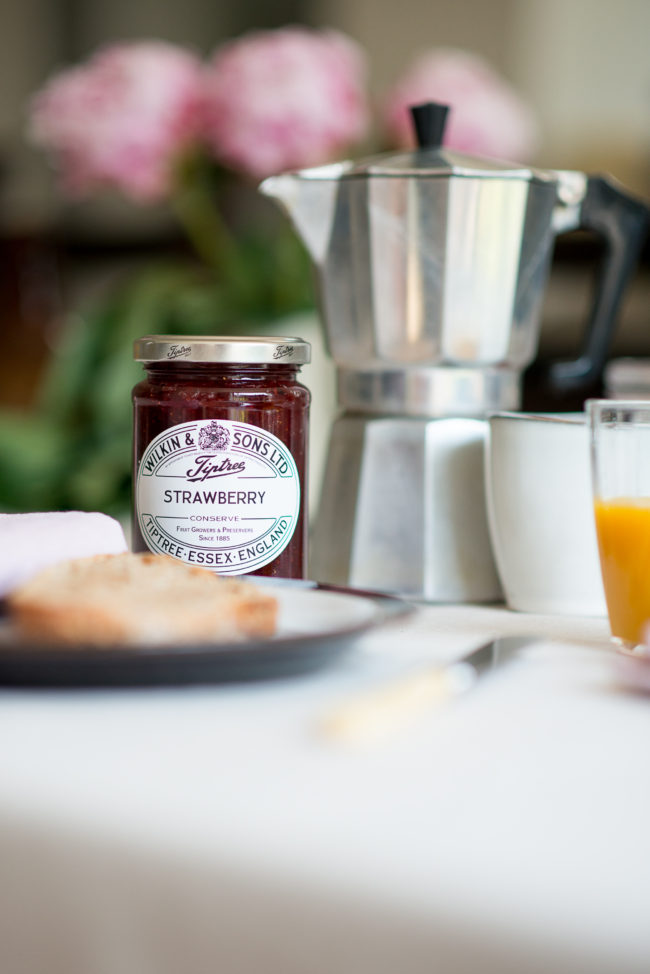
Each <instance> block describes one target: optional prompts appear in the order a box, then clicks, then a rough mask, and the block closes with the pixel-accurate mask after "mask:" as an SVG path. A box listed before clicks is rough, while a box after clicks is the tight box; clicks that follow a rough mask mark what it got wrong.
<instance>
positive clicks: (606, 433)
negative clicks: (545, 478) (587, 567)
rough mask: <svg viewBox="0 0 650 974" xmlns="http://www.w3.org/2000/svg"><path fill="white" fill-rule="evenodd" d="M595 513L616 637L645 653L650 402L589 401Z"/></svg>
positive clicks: (649, 599)
mask: <svg viewBox="0 0 650 974" xmlns="http://www.w3.org/2000/svg"><path fill="white" fill-rule="evenodd" d="M586 410H587V417H588V422H589V426H590V431H591V463H592V477H593V490H594V514H595V518H596V534H597V536H598V548H599V552H600V565H601V570H602V575H603V585H604V588H605V597H606V599H607V611H608V615H609V624H610V628H611V631H612V636H613V638H614V640H615V641H616V642H617V643H618V644H619V645H621V646H623V647H624V648H626V649H628V650H634V651H635V652H637V653H648V652H650V649H649V648H647V647H644V640H645V633H646V628H647V630H648V638H650V402H648V401H637V400H635V401H626V400H613V399H591V400H589V401H588V402H587V403H586Z"/></svg>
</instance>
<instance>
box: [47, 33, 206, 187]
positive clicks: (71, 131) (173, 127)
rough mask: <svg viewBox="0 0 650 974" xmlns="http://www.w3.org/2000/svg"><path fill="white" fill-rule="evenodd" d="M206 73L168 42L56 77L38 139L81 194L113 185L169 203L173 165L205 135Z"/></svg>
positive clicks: (111, 55) (119, 49) (108, 56)
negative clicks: (202, 122) (202, 123)
mask: <svg viewBox="0 0 650 974" xmlns="http://www.w3.org/2000/svg"><path fill="white" fill-rule="evenodd" d="M202 85H203V68H202V66H201V63H200V62H199V61H198V59H196V58H195V57H194V56H193V55H192V54H190V53H189V52H187V51H184V50H182V49H180V48H178V47H175V46H174V45H172V44H167V43H164V42H162V41H147V42H142V43H132V44H119V45H115V46H113V47H110V48H107V49H105V50H104V51H100V52H99V53H98V54H96V55H95V56H94V57H93V58H91V60H90V61H89V62H88V63H87V64H84V65H82V66H80V67H75V68H72V69H70V70H67V71H63V72H62V73H61V74H59V75H57V76H56V77H55V78H53V79H52V80H51V81H50V82H49V83H48V84H47V85H46V86H45V88H44V89H43V90H42V91H41V92H40V93H39V94H38V95H37V96H36V98H35V100H34V103H33V106H32V113H31V134H32V138H33V140H34V141H35V142H36V143H37V144H38V145H41V146H43V147H45V148H46V149H48V150H50V152H51V153H52V155H53V156H54V159H55V161H56V162H57V163H58V167H59V169H60V172H61V177H62V180H63V184H64V186H65V187H66V188H67V189H68V191H69V192H70V193H72V194H74V195H84V194H87V193H89V192H91V191H93V190H95V189H97V188H99V187H100V186H112V187H114V188H117V189H120V190H122V192H124V193H125V194H126V195H127V196H130V197H132V198H133V199H135V200H138V201H151V200H156V199H160V198H163V197H165V196H166V195H167V194H168V192H169V190H170V184H171V175H172V169H173V164H174V162H175V161H176V160H177V158H178V157H179V156H180V155H181V154H182V153H183V152H184V151H185V150H186V149H187V148H188V147H189V146H190V145H191V144H192V143H193V142H194V141H195V140H196V139H197V137H198V136H199V134H200V126H201V120H202V102H203V88H202Z"/></svg>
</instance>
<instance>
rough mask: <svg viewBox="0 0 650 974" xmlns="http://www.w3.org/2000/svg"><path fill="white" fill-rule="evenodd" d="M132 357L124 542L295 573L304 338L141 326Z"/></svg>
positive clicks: (302, 489) (202, 561)
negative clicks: (129, 519) (129, 491)
mask: <svg viewBox="0 0 650 974" xmlns="http://www.w3.org/2000/svg"><path fill="white" fill-rule="evenodd" d="M135 357H136V359H137V360H138V361H142V362H143V364H144V367H145V369H146V372H147V376H146V378H145V379H144V380H143V381H142V382H140V383H139V384H138V385H137V386H136V387H135V388H134V390H133V404H134V476H133V481H134V518H133V549H134V551H147V550H151V551H154V552H156V553H164V554H169V555H171V556H172V557H175V558H179V559H180V560H182V561H184V562H186V563H188V564H193V565H200V566H203V567H206V568H210V569H212V570H213V571H215V572H217V573H218V574H224V575H242V574H252V575H269V576H276V577H283V578H304V577H305V574H306V567H307V566H306V546H307V469H306V468H307V433H308V414H309V399H310V394H309V391H308V390H307V389H306V388H305V387H304V386H303V385H301V384H300V383H299V382H298V372H299V369H300V365H302V364H304V363H305V362H308V361H309V345H308V344H307V343H306V342H302V341H301V340H300V339H294V338H272V339H264V338H247V339H242V338H199V337H197V338H188V337H176V336H150V337H148V338H144V339H140V340H139V341H137V342H136V343H135Z"/></svg>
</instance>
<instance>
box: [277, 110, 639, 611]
mask: <svg viewBox="0 0 650 974" xmlns="http://www.w3.org/2000/svg"><path fill="white" fill-rule="evenodd" d="M446 114H447V108H446V106H440V105H432V104H427V105H424V106H419V107H417V108H415V109H413V116H414V121H415V124H416V131H417V135H418V142H419V147H418V149H416V150H415V151H414V152H403V153H397V154H388V155H380V156H376V157H374V158H370V159H367V160H363V161H361V162H342V163H337V164H335V165H329V166H323V167H320V168H317V169H307V170H303V171H301V172H294V173H287V174H284V175H280V176H275V177H271V178H269V179H267V180H265V182H264V183H262V186H261V189H262V192H264V193H265V194H267V195H268V196H272V197H275V198H276V199H277V200H278V201H279V203H280V204H281V205H282V206H283V207H284V208H285V209H286V210H287V212H288V214H289V216H290V217H291V219H292V221H293V223H294V225H295V227H296V229H297V231H298V233H299V234H300V236H301V237H302V239H303V241H304V243H305V245H306V247H307V250H308V251H309V253H310V254H311V257H312V260H313V262H314V265H315V268H316V272H317V277H318V282H319V292H320V295H319V298H320V309H321V313H322V316H323V318H324V323H325V328H326V336H327V342H328V346H329V350H330V352H331V354H332V356H333V358H334V361H335V364H336V365H337V370H338V399H339V405H340V406H341V407H342V411H341V413H340V415H339V416H338V417H337V419H336V421H335V423H334V424H333V427H332V431H331V435H330V442H329V452H328V458H327V462H326V464H325V472H324V477H323V484H322V491H321V498H320V503H319V506H318V512H317V517H316V519H315V522H314V524H313V531H312V545H311V556H310V574H311V575H312V576H313V577H314V578H317V579H318V580H319V581H324V582H330V583H333V584H339V585H351V586H356V587H358V588H367V589H376V590H383V591H388V592H393V593H396V594H399V595H405V596H407V597H415V598H423V599H427V600H431V601H451V602H465V601H472V602H474V601H494V600H497V599H499V598H500V597H501V595H502V593H501V586H500V579H499V577H498V572H497V569H496V565H495V561H494V556H493V551H492V546H491V542H490V537H489V531H488V523H487V512H486V503H485V485H484V449H485V441H486V438H487V433H488V424H487V422H486V416H487V415H488V414H489V413H490V412H492V411H497V410H516V409H518V408H519V407H520V404H521V376H522V372H523V370H524V369H525V368H526V366H528V365H529V364H530V363H531V362H532V361H533V359H534V358H535V356H536V353H537V346H538V340H539V330H540V322H541V311H542V304H543V300H544V292H545V286H546V282H547V279H548V275H549V270H550V265H551V259H552V253H553V245H554V241H555V238H556V236H557V235H558V234H560V233H562V232H564V231H568V230H572V229H575V228H577V227H584V228H589V229H591V230H594V231H595V232H597V233H598V234H600V235H601V236H602V237H603V238H604V239H605V242H606V257H605V260H604V265H603V268H602V272H601V274H600V277H599V282H598V286H597V288H596V293H595V297H594V302H593V307H592V309H591V313H590V316H589V320H588V323H587V327H586V329H585V332H584V339H583V347H582V349H581V350H580V352H579V354H578V355H577V356H576V358H575V359H573V360H571V361H568V362H555V363H553V364H552V365H550V367H549V372H548V377H547V379H546V381H547V383H549V384H550V385H551V386H555V388H556V389H557V390H558V391H562V392H565V391H571V392H572V393H576V392H579V390H581V389H582V388H585V389H587V388H588V387H589V386H590V385H592V384H593V381H594V379H595V378H598V377H599V376H600V373H601V371H602V368H603V365H604V362H605V359H606V357H607V351H608V347H609V342H610V338H611V335H612V331H613V328H614V324H615V320H616V312H617V309H618V306H619V303H620V300H621V297H622V295H623V292H624V289H625V286H626V284H627V282H628V280H629V278H630V276H631V273H632V271H633V269H634V267H635V264H636V260H637V257H638V253H639V250H640V247H641V244H642V241H643V234H644V229H645V225H646V221H647V209H646V207H645V206H644V205H643V204H642V203H641V202H640V201H638V200H636V199H634V198H633V197H631V196H629V195H628V194H627V193H625V192H624V191H623V190H622V189H620V188H619V187H617V186H616V185H615V184H614V183H613V182H611V181H609V180H607V179H604V178H601V177H591V176H587V175H585V174H584V173H581V172H566V171H556V170H546V169H544V170H543V169H534V168H532V167H528V166H522V165H517V164H513V163H509V162H501V161H498V160H489V159H476V158H472V157H469V156H466V155H461V154H460V153H457V152H454V151H452V150H451V149H447V148H444V147H443V146H442V137H443V130H444V123H445V118H446Z"/></svg>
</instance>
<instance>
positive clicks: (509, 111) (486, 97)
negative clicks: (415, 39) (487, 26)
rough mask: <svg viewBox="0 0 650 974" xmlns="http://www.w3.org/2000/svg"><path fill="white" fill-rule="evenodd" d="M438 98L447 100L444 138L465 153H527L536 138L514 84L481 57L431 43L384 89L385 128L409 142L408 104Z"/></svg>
mask: <svg viewBox="0 0 650 974" xmlns="http://www.w3.org/2000/svg"><path fill="white" fill-rule="evenodd" d="M425 101H438V102H443V103H444V104H448V105H450V106H451V111H450V113H449V117H448V120H447V127H446V129H445V137H444V144H445V145H446V146H448V147H449V148H452V149H456V150H458V151H459V152H466V153H468V154H469V155H476V156H493V157H497V158H502V159H515V160H526V159H530V158H531V157H532V156H533V155H534V153H535V150H536V148H537V144H538V127H537V122H536V119H535V116H534V114H533V112H532V111H531V109H530V108H529V107H528V106H527V105H526V103H525V102H524V100H523V99H522V98H521V97H520V96H519V95H518V94H517V92H516V91H515V90H514V88H512V87H511V85H509V84H508V82H506V81H505V80H504V79H503V78H502V77H501V76H500V75H498V74H497V73H496V72H495V71H494V69H493V68H492V67H491V66H490V65H489V64H488V63H487V61H484V60H483V59H482V58H480V57H478V56H476V55H474V54H470V53H468V52H466V51H458V50H454V49H453V48H442V47H441V48H436V49H434V50H432V51H430V52H429V53H427V54H424V55H422V56H421V57H420V58H418V59H417V60H416V61H415V62H414V63H413V65H412V66H411V67H410V68H409V70H408V71H407V72H406V74H405V75H404V76H403V77H402V78H401V79H400V80H399V81H398V83H397V84H396V85H395V87H394V88H393V90H392V92H391V93H390V94H389V96H388V99H387V101H386V105H385V108H384V123H385V128H386V132H387V134H388V136H389V138H391V139H392V140H394V141H395V142H396V143H397V144H398V145H400V146H413V145H414V144H415V140H414V137H413V133H412V127H411V122H410V117H409V113H408V106H409V105H416V104H418V103H421V102H425Z"/></svg>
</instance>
